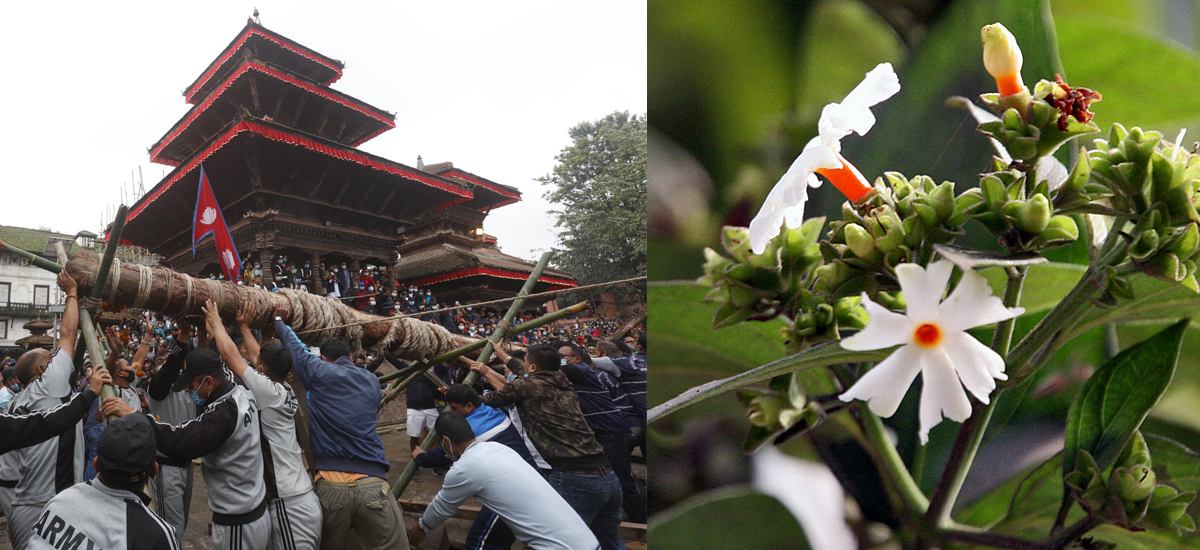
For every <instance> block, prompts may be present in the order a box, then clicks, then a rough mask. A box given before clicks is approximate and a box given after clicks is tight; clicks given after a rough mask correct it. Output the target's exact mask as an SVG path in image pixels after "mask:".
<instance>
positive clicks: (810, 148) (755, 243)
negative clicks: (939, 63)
mask: <svg viewBox="0 0 1200 550" xmlns="http://www.w3.org/2000/svg"><path fill="white" fill-rule="evenodd" d="M899 91H900V79H899V78H897V77H896V72H895V71H894V70H892V64H891V63H880V64H879V65H877V66H876V67H875V68H874V69H871V72H869V73H867V76H865V77H864V78H863V81H862V82H860V83H859V84H858V86H855V87H854V89H853V90H851V91H850V93H849V94H848V95H847V96H846V98H845V99H843V100H842V102H841V103H830V104H829V105H826V106H825V108H824V109H822V110H821V119H820V121H818V122H817V137H814V138H813V139H812V140H811V141H809V142H808V144H807V145H805V146H804V151H802V152H801V153H800V156H798V157H796V160H795V161H794V162H792V166H791V167H790V168H788V171H787V173H785V174H784V175H783V177H782V178H779V182H778V183H776V184H775V187H774V188H773V189H771V193H770V194H769V195H767V200H766V201H765V202H763V206H762V209H760V210H759V211H758V215H756V216H754V219H753V220H752V221H751V222H750V247H751V249H753V250H754V253H755V254H761V253H762V251H763V250H764V249H766V247H767V243H768V242H770V240H771V239H773V238H774V237H775V236H776V235H779V228H780V225H781V224H782V223H783V222H785V221H786V222H787V226H788V227H791V228H795V227H799V226H800V224H801V222H803V220H804V202H805V201H806V200H808V189H807V188H808V186H812V187H820V185H821V180H819V179H817V177H816V175H815V174H818V173H819V174H821V175H823V176H825V177H826V178H829V181H830V182H831V183H833V184H834V185H835V186H836V187H837V188H838V189H839V190H841V191H842V193H845V194H846V196H847V197H848V198H849V199H850V200H852V201H853V200H857V199H859V198H860V197H862V196H863V195H865V194H866V193H867V192H868V191H870V190H871V185H870V184H869V183H867V180H866V178H864V177H863V175H862V174H861V173H859V171H858V170H857V169H856V168H854V166H853V165H851V164H850V163H849V162H846V159H845V158H844V157H842V154H841V150H842V143H841V140H842V138H844V137H846V136H848V135H850V133H851V132H855V133H857V134H858V135H860V136H861V135H865V134H866V133H867V130H870V129H871V127H872V126H874V125H875V115H873V114H871V106H873V105H875V104H877V103H879V102H881V101H883V100H885V99H887V98H889V97H892V96H893V95H895V94H896V92H899Z"/></svg>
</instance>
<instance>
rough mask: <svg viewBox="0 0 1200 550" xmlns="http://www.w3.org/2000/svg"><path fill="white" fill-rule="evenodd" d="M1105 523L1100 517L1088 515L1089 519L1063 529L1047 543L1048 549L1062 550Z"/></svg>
mask: <svg viewBox="0 0 1200 550" xmlns="http://www.w3.org/2000/svg"><path fill="white" fill-rule="evenodd" d="M1102 523H1104V521H1102V520H1101V519H1100V518H1099V517H1096V516H1093V515H1090V514H1089V515H1088V516H1087V517H1085V518H1083V519H1081V520H1079V521H1077V522H1075V523H1073V524H1071V526H1070V527H1068V528H1066V529H1063V530H1062V531H1061V532H1059V533H1058V535H1055V536H1053V537H1051V538H1050V539H1049V540H1047V541H1046V547H1047V548H1050V549H1051V550H1060V549H1061V548H1063V547H1064V546H1066V545H1067V544H1069V543H1070V542H1071V541H1073V540H1075V539H1077V538H1079V537H1082V536H1083V535H1084V534H1086V533H1087V532H1088V531H1091V530H1092V529H1095V528H1096V527H1099V526H1100V524H1102Z"/></svg>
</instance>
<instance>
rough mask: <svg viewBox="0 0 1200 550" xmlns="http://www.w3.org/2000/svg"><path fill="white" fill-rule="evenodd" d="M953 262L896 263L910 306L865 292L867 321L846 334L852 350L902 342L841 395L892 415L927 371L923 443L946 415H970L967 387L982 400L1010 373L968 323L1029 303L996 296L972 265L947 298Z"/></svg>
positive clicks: (1017, 311) (1012, 313)
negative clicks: (894, 307) (891, 304)
mask: <svg viewBox="0 0 1200 550" xmlns="http://www.w3.org/2000/svg"><path fill="white" fill-rule="evenodd" d="M953 269H954V266H953V265H952V264H951V263H950V262H947V261H945V260H941V261H937V262H934V263H933V264H930V266H929V269H928V270H926V269H923V268H922V267H921V266H919V265H916V264H900V265H898V266H896V276H897V277H898V278H899V279H900V288H901V290H903V291H904V302H905V303H906V304H907V305H908V311H907V312H906V313H905V314H904V315H901V314H899V313H894V312H892V311H889V310H888V309H886V308H884V307H883V306H881V305H879V304H876V303H875V302H872V301H871V300H869V299H867V297H866V294H864V295H863V307H865V308H866V309H867V313H868V314H869V315H870V316H871V321H870V323H868V324H867V328H865V329H863V330H862V331H860V332H859V333H858V334H855V335H854V336H851V337H849V338H845V339H843V340H842V347H843V348H846V349H849V350H873V349H884V348H890V347H892V346H895V345H897V344H904V346H902V347H901V348H899V349H897V350H896V352H895V353H893V354H892V355H891V356H889V357H888V358H887V359H884V360H883V361H882V362H880V363H879V364H878V365H876V366H875V368H873V369H871V370H870V371H868V372H867V373H866V374H865V375H863V377H862V378H860V379H859V380H858V382H856V383H855V384H854V386H852V387H851V388H850V389H849V390H846V392H845V393H843V394H842V395H841V396H840V397H841V399H842V401H851V400H854V399H862V400H864V401H867V403H868V404H869V405H870V407H871V411H872V412H874V413H875V414H877V415H879V416H885V417H886V416H891V415H892V414H894V413H895V412H896V408H897V407H899V406H900V400H901V399H903V398H904V394H905V393H907V392H908V387H909V386H911V385H912V383H913V380H915V379H916V377H917V373H918V372H919V373H922V378H923V380H924V389H923V390H922V391H921V414H920V416H921V431H920V437H921V444H922V445H924V444H925V443H926V442H927V441H928V440H929V430H930V429H931V428H933V427H934V426H936V425H937V424H938V423H939V422H941V421H942V416H943V415H945V417H946V418H949V419H951V420H954V421H955V422H962V421H963V420H966V419H967V417H969V416H971V403H970V401H969V400H968V399H967V393H966V391H963V386H966V389H967V390H968V391H970V392H971V395H974V396H975V398H976V399H978V400H980V401H981V402H983V403H987V402H988V395H989V394H990V393H991V392H992V390H994V389H996V380H995V379H999V380H1007V379H1008V376H1007V375H1005V374H1004V360H1003V359H1001V358H1000V355H999V354H997V353H996V352H995V351H992V349H991V348H989V347H987V346H985V345H983V344H981V343H980V342H979V341H978V340H976V339H975V338H974V337H973V336H971V335H970V334H967V333H966V330H967V329H969V328H974V327H977V326H982V325H987V324H991V323H996V322H999V321H1003V320H1005V319H1011V318H1013V317H1016V316H1018V315H1021V314H1022V313H1025V309H1024V308H1020V307H1012V308H1010V307H1005V306H1004V302H1003V301H1001V300H1000V299H999V298H997V297H995V296H993V295H992V290H991V288H990V287H988V284H987V281H985V280H984V279H983V277H982V276H980V275H979V274H978V273H975V272H974V271H973V270H969V269H968V270H966V271H965V272H964V273H963V277H962V281H961V282H959V283H958V286H957V287H955V289H954V292H952V293H951V294H950V296H949V297H947V298H946V299H945V300H944V301H943V300H942V294H943V293H944V292H945V289H946V284H947V283H948V282H949V281H950V273H951V271H952V270H953Z"/></svg>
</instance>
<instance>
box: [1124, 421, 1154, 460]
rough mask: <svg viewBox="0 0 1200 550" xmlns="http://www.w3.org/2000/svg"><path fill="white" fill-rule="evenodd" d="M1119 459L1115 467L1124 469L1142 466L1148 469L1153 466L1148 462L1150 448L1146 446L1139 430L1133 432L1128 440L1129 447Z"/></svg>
mask: <svg viewBox="0 0 1200 550" xmlns="http://www.w3.org/2000/svg"><path fill="white" fill-rule="evenodd" d="M1120 459H1121V460H1120V462H1118V463H1117V465H1118V466H1124V467H1126V468H1132V467H1134V466H1142V465H1144V466H1147V467H1149V466H1151V465H1152V464H1153V463H1152V462H1151V461H1150V447H1149V446H1148V445H1146V438H1145V437H1143V436H1142V431H1141V430H1135V431H1134V432H1133V439H1130V440H1129V445H1128V446H1126V447H1125V450H1124V451H1123V452H1122V453H1121V457H1120Z"/></svg>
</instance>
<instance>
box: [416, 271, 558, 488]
mask: <svg viewBox="0 0 1200 550" xmlns="http://www.w3.org/2000/svg"><path fill="white" fill-rule="evenodd" d="M553 255H554V253H553V252H546V253H544V254H542V257H541V258H540V259H539V260H538V263H537V265H536V266H534V268H533V272H532V273H530V274H529V278H528V279H526V280H525V285H524V286H522V287H521V291H520V292H518V293H517V299H516V300H513V303H512V305H510V306H508V311H507V312H505V313H504V320H503V321H501V322H500V323H499V324H498V325H496V330H494V331H492V335H491V336H490V337H488V342H487V344H484V346H483V351H481V352H479V362H480V363H487V362H488V360H489V359H491V358H492V351H493V350H494V347H495V346H496V344H499V343H500V340H503V339H504V336H505V335H506V334H507V333H508V329H509V328H510V327H511V326H512V320H513V319H515V318H516V317H517V312H519V311H521V306H523V305H525V295H527V294H529V293H531V292H533V287H534V286H535V285H537V281H538V278H540V277H541V276H542V271H544V270H545V269H546V266H547V265H549V264H550V257H551V256H553ZM477 379H479V373H477V372H475V371H471V373H470V374H468V375H467V377H466V379H464V380H463V383H464V384H466V385H468V386H470V385H471V384H474V383H475V380H477ZM446 410H450V406H449V405H447V406H446ZM437 436H438V434H437V430H433V429H430V430H429V435H428V436H426V437H425V441H422V442H421V448H422V449H425V450H426V451H428V450H429V449H430V448H432V447H433V442H434V441H437ZM418 467H419V466H417V461H416V460H410V461H409V462H408V465H406V466H405V467H404V473H402V474H400V479H398V480H396V486H395V487H392V496H393V497H395V498H400V495H401V494H403V493H404V489H405V488H406V487H408V484H409V482H411V481H412V478H413V476H414V475H416V473H417V468H418Z"/></svg>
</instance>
